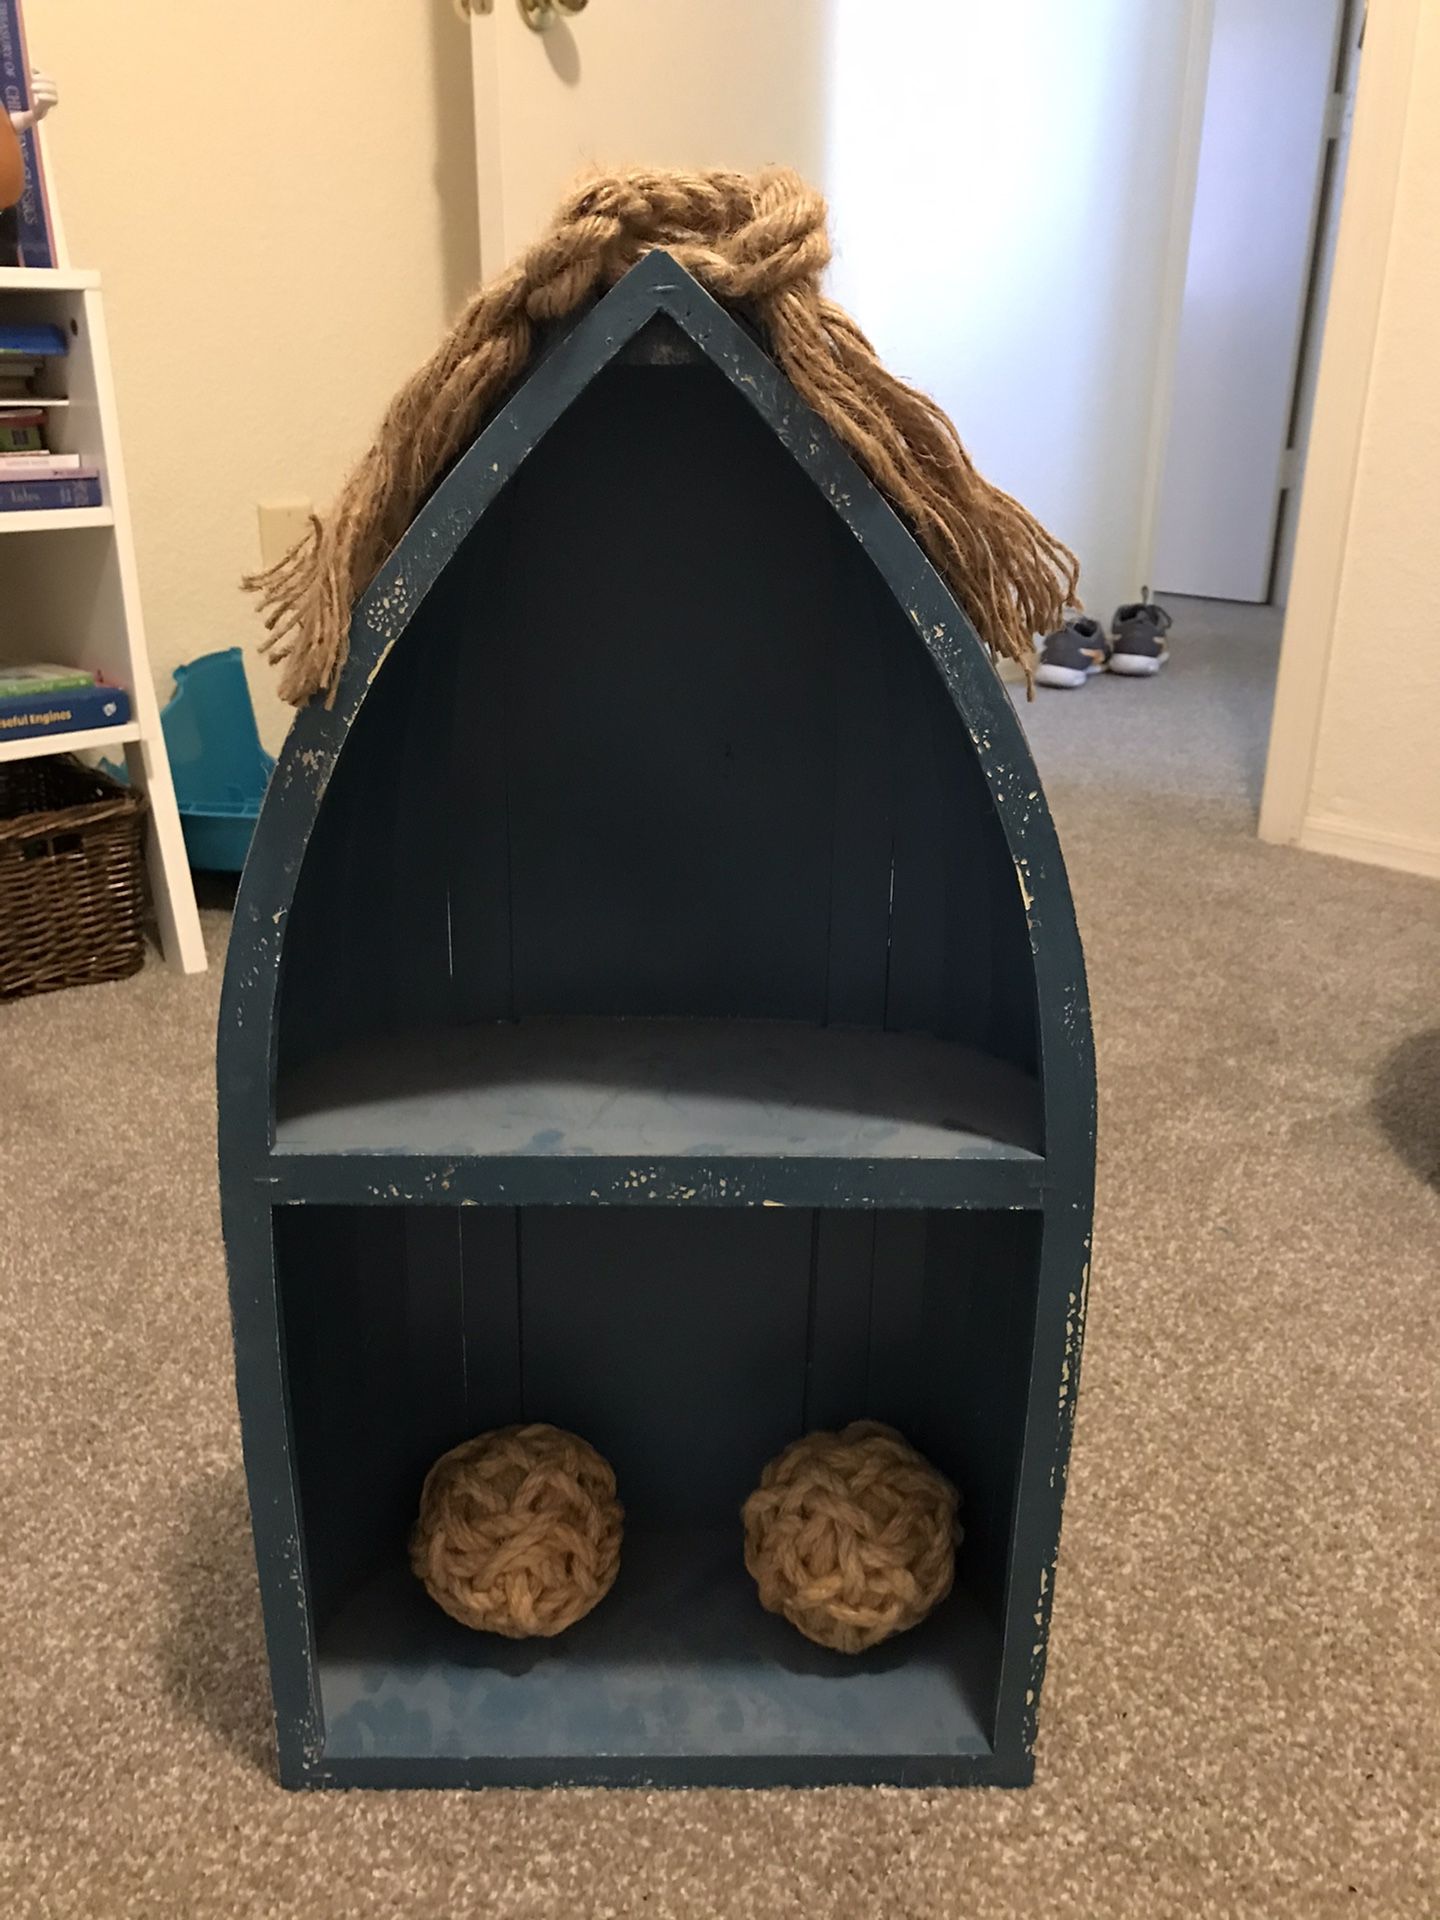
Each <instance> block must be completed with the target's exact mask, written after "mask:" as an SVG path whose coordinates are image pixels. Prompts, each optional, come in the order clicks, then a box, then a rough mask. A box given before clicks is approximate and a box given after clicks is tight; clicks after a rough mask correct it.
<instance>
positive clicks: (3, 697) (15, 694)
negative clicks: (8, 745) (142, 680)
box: [0, 661, 130, 740]
mask: <svg viewBox="0 0 1440 1920" xmlns="http://www.w3.org/2000/svg"><path fill="white" fill-rule="evenodd" d="M129 718H130V696H129V694H128V693H126V691H125V689H124V688H123V687H111V686H107V685H106V683H105V682H104V681H103V680H101V679H100V678H99V676H98V675H97V674H93V673H87V672H86V670H85V669H84V668H83V667H60V666H54V665H52V664H51V663H50V662H48V661H37V662H35V663H34V664H33V665H29V666H20V667H5V666H0V740H27V739H30V738H32V737H33V736H35V735H37V734H45V733H82V732H86V733H88V732H89V731H90V730H91V729H92V728H95V727H120V726H123V725H124V724H125V722H126V721H127V720H128V719H129Z"/></svg>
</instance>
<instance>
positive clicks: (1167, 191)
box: [825, 0, 1194, 620]
mask: <svg viewBox="0 0 1440 1920" xmlns="http://www.w3.org/2000/svg"><path fill="white" fill-rule="evenodd" d="M1193 11H1194V9H1193V7H1192V6H1191V5H1190V4H1187V3H1186V0H1167V4H1166V5H1164V6H1155V5H1150V4H1146V0H1083V3H1082V4H1076V3H1075V0H1007V3H1006V4H1005V5H1003V6H1001V5H995V4H994V0H908V4H904V5H899V6H896V7H895V8H894V9H893V10H892V9H891V8H890V7H888V6H879V5H877V4H876V0H835V3H834V5H833V6H832V8H831V23H832V24H831V34H830V50H829V59H830V76H831V89H830V101H829V113H830V123H829V135H828V145H829V158H828V164H827V172H826V181H825V185H826V189H827V191H828V193H829V195H830V200H831V206H832V210H833V216H834V226H835V234H836V239H837V243H838V259H837V263H836V267H835V269H834V275H833V281H832V287H833V291H834V292H835V294H836V296H837V297H838V298H839V299H841V300H842V301H844V302H845V303H846V304H847V305H848V306H849V307H851V309H852V310H853V311H854V313H855V315H856V317H857V318H858V319H859V321H860V322H861V324H862V325H863V326H864V327H865V328H866V330H867V331H868V332H869V333H870V335H871V337H872V338H873V339H874V341H875V344H876V346H877V347H878V348H879V350H880V352H881V353H882V355H883V356H884V357H885V359H886V360H887V361H888V363H889V364H890V365H891V366H892V367H893V368H894V370H895V371H896V372H897V373H900V374H902V375H903V376H904V377H905V378H907V379H909V380H911V381H913V382H914V383H915V384H916V385H918V386H921V387H924V388H926V389H927V390H928V391H930V392H931V393H933V394H935V395H936V396H937V398H938V399H939V400H940V401H941V402H942V404H943V405H944V406H945V407H946V409H947V411H949V412H950V413H951V415H952V416H953V417H954V419H955V421H956V423H957V425H958V426H959V428H960V432H961V435H962V437H963V438H964V440H965V442H966V444H967V446H968V447H969V449H970V451H971V453H972V455H973V456H974V458H975V460H976V463H977V465H978V466H979V467H980V468H981V470H982V471H983V472H984V473H985V474H986V475H987V476H988V477H989V478H991V479H992V480H995V481H996V482H998V483H999V484H1000V485H1001V486H1003V487H1004V488H1006V490H1007V491H1009V492H1010V493H1013V494H1015V495H1016V496H1017V497H1018V498H1019V499H1021V500H1023V501H1024V502H1025V504H1026V505H1027V506H1028V507H1030V508H1031V509H1032V510H1033V511H1034V512H1035V513H1036V514H1038V515H1039V517H1040V518H1041V519H1042V520H1043V521H1045V522H1046V523H1047V525H1049V526H1050V527H1051V528H1053V530H1054V531H1055V532H1056V533H1057V534H1059V535H1060V536H1061V537H1062V538H1063V539H1064V540H1066V541H1068V542H1069V544H1070V545H1071V546H1073V547H1074V548H1075V550H1076V551H1077V553H1078V554H1079V555H1080V559H1081V562H1082V567H1083V576H1082V583H1081V591H1082V593H1083V594H1084V597H1085V600H1086V604H1087V605H1088V606H1089V608H1090V609H1091V610H1092V611H1093V612H1095V613H1097V614H1100V615H1102V616H1103V617H1104V618H1106V619H1107V620H1108V618H1109V616H1110V613H1111V612H1112V610H1113V608H1114V607H1115V605H1116V603H1117V602H1118V601H1121V600H1125V599H1131V598H1133V597H1135V594H1136V592H1137V590H1138V588H1139V587H1140V585H1141V583H1142V580H1143V579H1144V577H1145V558H1146V545H1147V522H1146V506H1147V487H1149V486H1150V485H1151V484H1152V480H1151V474H1152V463H1153V461H1154V458H1155V453H1154V450H1153V449H1152V446H1151V438H1152V425H1153V421H1152V408H1153V405H1154V401H1155V397H1156V392H1157V387H1158V386H1160V385H1162V384H1163V382H1162V381H1161V379H1160V376H1161V375H1162V372H1163V368H1162V366H1161V361H1160V356H1161V352H1162V345H1163V333H1164V323H1165V318H1166V316H1165V311H1164V306H1165V302H1164V282H1165V276H1166V273H1167V270H1168V269H1169V268H1170V266H1171V253H1170V240H1171V231H1170V229H1171V218H1172V203H1173V200H1174V197H1175V193H1176V184H1177V182H1176V172H1177V166H1178V165H1179V164H1180V162H1181V155H1180V153H1179V152H1178V151H1177V145H1178V141H1179V136H1180V129H1181V127H1182V124H1183V122H1184V105H1185V102H1184V94H1185V81H1186V54H1187V44H1188V42H1189V37H1190V33H1191V26H1192V15H1193ZM1191 165H1192V167H1193V156H1191ZM1180 272H1181V273H1182V274H1183V255H1182V258H1181V265H1180ZM1176 291H1177V295H1178V284H1177V289H1176ZM917 292H918V296H919V297H917Z"/></svg>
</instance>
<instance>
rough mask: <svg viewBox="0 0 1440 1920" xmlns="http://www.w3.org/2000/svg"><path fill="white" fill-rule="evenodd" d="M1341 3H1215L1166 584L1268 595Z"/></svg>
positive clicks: (1160, 577) (1173, 437)
mask: <svg viewBox="0 0 1440 1920" xmlns="http://www.w3.org/2000/svg"><path fill="white" fill-rule="evenodd" d="M1340 10H1341V0H1215V19H1214V30H1213V41H1212V53H1211V63H1210V79H1209V85H1208V88H1207V91H1206V99H1205V122H1204V131H1203V134H1202V136H1201V145H1200V169H1199V175H1198V179H1197V182H1196V189H1195V216H1194V224H1193V227H1192V230H1191V239H1190V257H1189V265H1188V270H1187V273H1186V281H1185V298H1184V305H1183V309H1182V313H1181V321H1180V340H1179V347H1178V351H1177V355H1176V365H1175V389H1174V401H1173V409H1172V414H1171V422H1170V432H1169V437H1168V443H1167V449H1166V458H1165V466H1164V480H1163V483H1162V486H1161V492H1160V505H1159V510H1158V514H1157V519H1156V539H1155V560H1154V579H1155V582H1156V584H1157V586H1158V587H1159V588H1160V589H1161V590H1162V591H1169V592H1171V593H1194V594H1203V595H1208V596H1212V597H1214V598H1217V599H1224V600H1257V601H1258V600H1265V599H1267V598H1268V597H1269V592H1270V575H1271V562H1272V558H1273V556H1274V551H1275V539H1276V526H1277V519H1278V515H1279V507H1280V495H1281V491H1282V488H1283V487H1284V486H1285V485H1286V484H1287V480H1288V475H1287V473H1286V470H1285V469H1286V461H1285V454H1286V448H1287V446H1288V445H1289V441H1290V426H1291V413H1292V408H1293V404H1294V397H1295V376H1296V364H1297V357H1298V354H1299V346H1300V333H1301V325H1302V322H1303V319H1304V313H1305V297H1306V290H1307V287H1308V283H1309V275H1310V259H1311V252H1312V246H1313V240H1314V235H1315V225H1316V209H1317V204H1318V197H1319V191H1320V180H1321V166H1322V158H1323V153H1324V147H1325V141H1326V137H1327V131H1328V116H1329V112H1330V101H1331V98H1332V92H1333V88H1334V80H1335V66H1336V46H1337V34H1338V30H1339V16H1340Z"/></svg>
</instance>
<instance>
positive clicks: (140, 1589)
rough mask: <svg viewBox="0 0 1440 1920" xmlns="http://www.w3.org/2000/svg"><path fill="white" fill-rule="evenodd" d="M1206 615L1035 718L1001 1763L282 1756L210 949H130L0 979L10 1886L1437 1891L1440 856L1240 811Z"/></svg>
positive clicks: (1283, 1898)
mask: <svg viewBox="0 0 1440 1920" xmlns="http://www.w3.org/2000/svg"><path fill="white" fill-rule="evenodd" d="M1203 612H1204V610H1203V609H1201V608H1197V607H1192V608H1189V609H1187V610H1186V618H1185V621H1184V623H1183V624H1184V625H1185V626H1186V627H1187V628H1188V629H1189V637H1187V638H1184V639H1182V641H1181V643H1180V645H1179V646H1177V649H1176V652H1177V656H1178V657H1177V659H1176V661H1175V663H1174V664H1173V665H1172V667H1171V668H1170V669H1169V670H1168V671H1167V673H1166V674H1165V675H1164V676H1162V678H1161V680H1160V681H1159V682H1158V683H1156V684H1153V685H1146V684H1141V683H1138V682H1121V681H1118V680H1117V681H1109V680H1102V681H1098V682H1096V683H1094V684H1092V685H1091V686H1089V687H1088V688H1086V689H1085V690H1084V691H1083V692H1080V693H1078V694H1048V695H1044V696H1042V698H1041V700H1040V701H1039V702H1037V704H1036V707H1035V708H1034V709H1032V711H1031V713H1030V715H1028V716H1027V724H1029V725H1030V727H1031V729H1032V732H1033V735H1034V739H1035V741H1036V745H1037V751H1038V753H1039V756H1040V760H1041V764H1042V767H1043V769H1044V770H1045V772H1046V774H1047V778H1048V781H1049V783H1050V786H1051V790H1052V794H1053V798H1054V801H1055V805H1056V810H1057V813H1058V815H1059V819H1060V825H1061V831H1062V834H1063V836H1064V840H1065V843H1066V847H1067V850H1068V853H1069V857H1070V861H1071V866H1072V871H1073V877H1074V881H1075V885H1076V889H1077V893H1078V898H1079V907H1080V916H1081V921H1082V925H1083V929H1084V932H1085V935H1086V939H1087V942H1088V947H1089V956H1090V966H1091V973H1092V980H1093V987H1094V999H1095V1011H1096V1020H1097V1027H1098V1040H1099V1052H1100V1063H1101V1097H1102V1106H1101V1129H1102V1134H1101V1165H1100V1204H1099V1216H1098V1226H1097V1246H1096V1278H1095V1285H1094V1289H1093V1293H1092V1315H1091V1325H1090V1341H1089V1345H1088V1347H1087V1351H1086V1358H1085V1377H1084V1387H1083V1393H1082V1396H1081V1411H1080V1425H1079V1432H1078V1439H1077V1451H1076V1457H1075V1466H1074V1471H1073V1473H1072V1476H1071V1489H1072V1497H1071V1501H1070V1509H1069V1515H1068V1519H1067V1523H1066V1532H1065V1544H1064V1551H1063V1555H1062V1561H1061V1569H1060V1579H1059V1592H1058V1599H1057V1604H1056V1611H1055V1643H1054V1658H1053V1660H1052V1663H1051V1672H1050V1681H1049V1685H1048V1689H1047V1693H1046V1698H1045V1702H1044V1714H1043V1719H1042V1734H1041V1743H1040V1751H1039V1768H1040V1772H1039V1780H1038V1783H1037V1785H1036V1786H1035V1787H1034V1788H1033V1789H1032V1790H1031V1791H1030V1792H1028V1793H1023V1794H998V1793H973V1792H972V1793H925V1794H914V1793H895V1792H866V1791H845V1792H823V1793H768V1794H724V1793H708V1792H706V1793H692V1794H683V1793H676V1794H607V1793H583V1794H582V1793H531V1794H523V1793H522V1794H505V1793H489V1794H476V1795H472V1796H468V1797H467V1796H460V1795H423V1794H410V1795H375V1796H369V1797H367V1796H363V1795H350V1796H338V1795H337V1796H329V1797H296V1796H290V1795H286V1794H283V1793H281V1792H280V1790H279V1789H278V1788H277V1787H276V1786H275V1785H274V1783H273V1780H272V1777H271V1773H270V1750H269V1731H268V1722H267V1708H266V1697H265V1675H264V1668H263V1662H262V1655H261V1644H260V1628H259V1616H258V1611H257V1604H256V1594H255V1582H254V1576H253V1573H252V1568H251V1561H250V1550H249V1542H248V1534H247V1523H246V1514H245V1503H244V1492H243V1486H242V1480H241V1472H240V1460H239V1446H238V1440H237V1433H236V1422H235V1414H234V1408H233V1404H232V1397H231V1371H230V1356H229V1344H228V1342H229V1330H228V1325H227V1319H226V1308H225V1288H224V1272H223V1266H222V1261H221V1252H220V1244H219V1235H218V1228H217V1218H216V1202H215V1179H214V1167H213V1147H212V1129H213V1119H214V1102H213V1090H212V1081H211V1030H212V1026H213V1021H214V1012H215V1001H216V993H217V990H218V974H216V973H212V974H211V975H210V976H209V977H208V978H207V979H204V980H200V981H188V982H187V981H183V980H181V979H179V978H177V977H176V976H174V975H172V974H170V973H168V972H166V971H165V970H164V969H163V968H162V967H160V966H159V965H158V964H153V965H151V966H149V967H147V969H146V971H145V972H144V974H143V975H142V976H140V977H139V978H138V979H136V980H135V981H133V982H131V983H128V984H124V985H120V986H116V987H107V988H100V989H95V990H91V991H88V992H83V993H68V994H55V995H51V996H50V997H48V998H45V999H40V1000H32V1001H28V1002H24V1003H21V1004H18V1005H14V1006H10V1007H7V1008H5V1009H3V1010H0V1128H3V1151H0V1204H3V1222H4V1224H3V1246H0V1463H3V1478H0V1489H3V1492H0V1588H3V1647H0V1663H3V1664H0V1687H3V1700H0V1912H3V1914H4V1915H5V1916H7V1920H8V1917H9V1916H19V1915H24V1916H31V1915H36V1916H39V1915H45V1916H56V1917H57V1920H58V1917H59V1916H65V1917H66V1920H68V1917H69V1916H77V1920H78V1917H79V1916H84V1920H108V1917H109V1916H111V1915H141V1916H150V1915H154V1916H169V1915H184V1916H194V1920H204V1917H208V1916H226V1917H227V1920H229V1917H232V1916H250V1915H255V1916H265V1917H266V1920H271V1917H272V1916H290V1915H297V1916H298V1915H304V1916H307V1920H329V1916H347V1917H348V1916H354V1915H360V1914H370V1913H375V1914H381V1913H384V1914H405V1915H413V1916H420V1917H421V1920H424V1917H425V1916H442V1915H451V1914H454V1915H464V1916H473V1915H489V1914H494V1915H497V1916H504V1920H527V1917H528V1916H541V1915H544V1916H550V1915H556V1916H590V1915H595V1916H599V1915H642V1914H643V1915H646V1916H662V1915H669V1914H676V1915H681V1914H683V1915H687V1916H688V1915H693V1916H704V1917H705V1920H722V1917H724V1916H730V1915H735V1916H743V1920H758V1917H759V1916H764V1920H771V1916H788V1915H796V1916H805V1920H822V1917H828V1916H831V1915H833V1916H837V1917H838V1916H846V1917H847V1920H849V1917H851V1916H857V1917H863V1916H869V1915H887V1916H888V1915H896V1916H899V1915H906V1916H917V1920H918V1917H920V1916H925V1917H926V1920H929V1917H931V1916H951V1915H955V1916H960V1915H965V1916H970V1915H985V1916H989V1917H990V1920H1003V1917H1004V1916H1011V1915H1015V1916H1019V1915H1024V1916H1027V1917H1030V1920H1033V1917H1038V1916H1068V1915H1085V1916H1097V1917H1098V1920H1126V1917H1127V1916H1131V1915H1134V1916H1142V1917H1143V1920H1160V1917H1161V1916H1169V1915H1186V1916H1197V1915H1199V1916H1208V1915H1217V1916H1231V1915H1263V1916H1289V1915H1295V1916H1304V1917H1305V1920H1324V1917H1325V1916H1329V1915H1373V1916H1384V1917H1385V1920H1391V1917H1392V1916H1395V1917H1397V1920H1398V1917H1399V1916H1405V1915H1421V1914H1432V1915H1433V1914H1435V1913H1436V1912H1437V1911H1440V1884H1437V1875H1440V1836H1437V1810H1440V1731H1437V1720H1440V1713H1437V1706H1440V1656H1437V1639H1440V1620H1437V1601H1436V1582H1435V1575H1436V1566H1437V1525H1436V1492H1435V1489H1436V1483H1437V1458H1436V1440H1437V1366H1436V1358H1435V1353H1436V1302H1437V1286H1436V1283H1437V1280H1440V1192H1437V1187H1436V1183H1437V1181H1440V887H1435V886H1433V885H1427V884H1426V883H1424V882H1422V881H1419V880H1412V879H1406V878H1404V877H1399V876H1395V875H1391V874H1386V873H1381V872H1376V871H1373V870H1369V869H1366V868H1363V867H1359V866H1353V865H1349V864H1345V863H1342V862H1340V861H1335V860H1327V859H1322V858H1318V857H1315V856H1311V855H1305V854H1297V853H1290V852H1282V851H1277V850H1275V849H1273V848H1268V847H1264V846H1261V845H1260V844H1259V843H1258V842H1257V841H1256V840H1255V839H1254V838H1253V837H1252V831H1251V821H1252V815H1253V810H1254V798H1255V793H1256V787H1257V778H1258V768H1259V763H1260V757H1261V752H1262V746H1263V735H1264V727H1265V720H1266V707H1267V702H1268V687H1269V681H1270V676H1271V673H1272V655H1273V629H1272V623H1271V622H1270V621H1269V620H1268V618H1267V617H1265V616H1259V617H1257V616H1254V615H1248V616H1245V617H1244V618H1243V619H1242V620H1239V621H1238V622H1237V621H1233V620H1230V619H1229V618H1228V616H1226V615H1225V612H1224V610H1223V609H1222V610H1219V615H1218V617H1219V618H1221V620H1222V622H1224V626H1225V627H1228V628H1229V629H1230V630H1229V631H1228V632H1227V631H1225V630H1224V628H1223V627H1222V630H1220V631H1216V630H1213V629H1212V628H1211V627H1210V626H1209V625H1208V624H1207V622H1206V620H1205V619H1203V618H1202V614H1203ZM1211 612H1212V613H1214V612H1216V610H1214V609H1212V610H1211ZM1397 698H1403V685H1401V684H1398V683H1397ZM224 931H225V923H224V918H223V916H222V915H221V914H219V913H214V914H212V915H211V916H210V918H209V934H210V939H211V945H212V951H213V953H214V955H215V958H216V960H217V962H218V960H219V958H220V954H221V950H222V945H223V939H224Z"/></svg>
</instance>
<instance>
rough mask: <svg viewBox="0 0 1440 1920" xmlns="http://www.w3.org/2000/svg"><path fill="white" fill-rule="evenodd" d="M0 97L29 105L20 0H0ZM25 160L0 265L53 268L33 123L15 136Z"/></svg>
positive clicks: (9, 104) (15, 105)
mask: <svg viewBox="0 0 1440 1920" xmlns="http://www.w3.org/2000/svg"><path fill="white" fill-rule="evenodd" d="M0 95H3V100H4V106H5V109H6V110H7V111H8V112H11V113H23V112H24V111H25V110H26V109H27V108H28V107H29V105H30V55H29V52H28V50H27V48H26V45H25V21H24V18H23V16H22V14H21V11H20V0H0ZM20 152H21V155H22V156H23V158H24V161H25V191H24V193H23V194H22V196H21V199H20V204H19V206H18V207H17V208H16V209H15V226H14V227H13V229H12V234H13V239H12V252H13V255H14V257H13V258H11V259H9V260H5V259H0V265H6V266H20V267H53V266H54V265H55V229H54V225H53V223H52V221H51V218H50V200H49V196H48V195H47V194H46V192H45V167H44V163H43V162H42V160H41V158H40V142H39V139H38V138H37V137H36V132H35V129H34V127H27V128H26V130H25V132H24V133H22V134H21V135H20Z"/></svg>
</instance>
